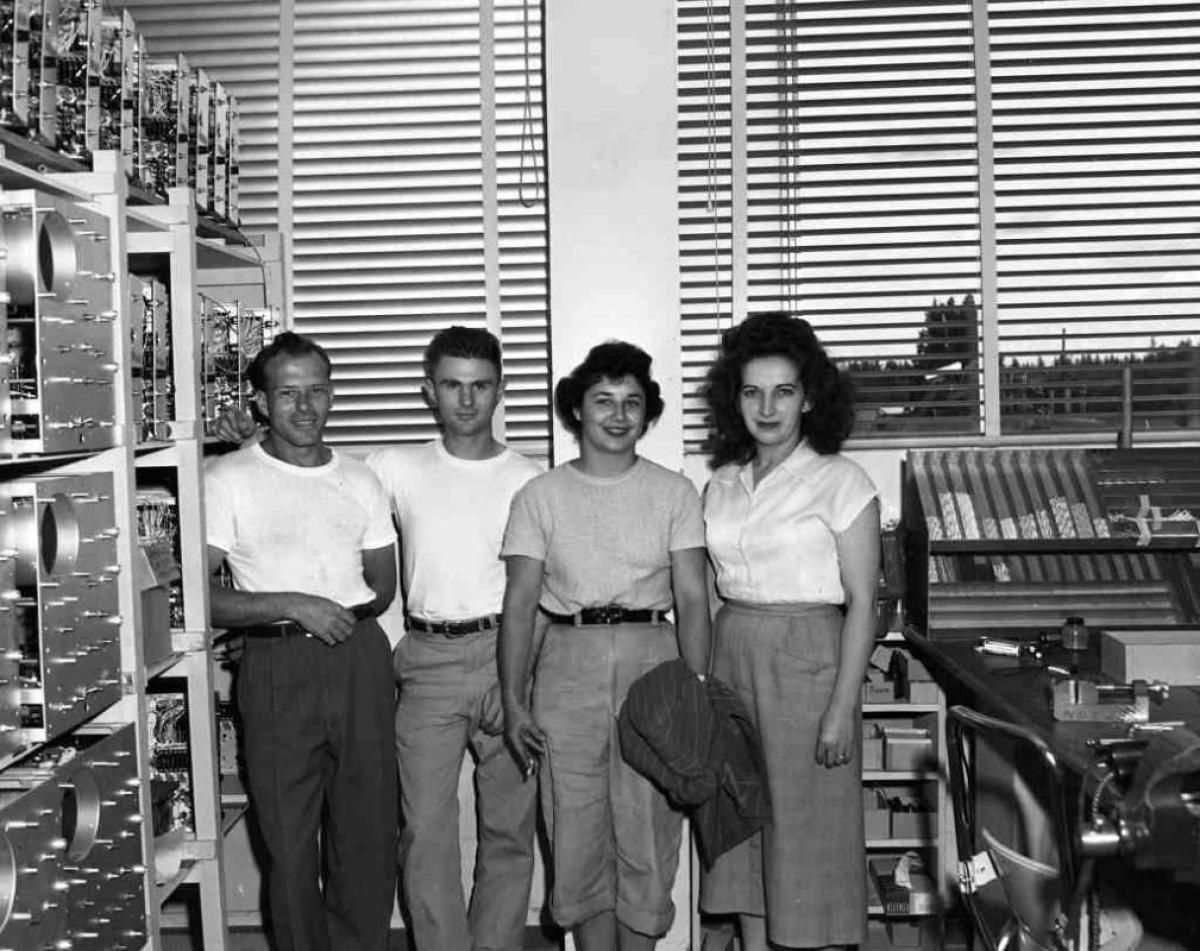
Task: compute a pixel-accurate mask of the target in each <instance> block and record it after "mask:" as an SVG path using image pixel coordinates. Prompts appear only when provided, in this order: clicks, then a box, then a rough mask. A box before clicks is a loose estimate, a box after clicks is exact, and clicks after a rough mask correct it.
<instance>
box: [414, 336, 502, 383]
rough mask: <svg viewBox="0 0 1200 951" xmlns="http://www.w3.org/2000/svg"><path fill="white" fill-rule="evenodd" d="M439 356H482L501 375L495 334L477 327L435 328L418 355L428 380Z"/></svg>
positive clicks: (477, 357) (480, 357) (475, 357)
mask: <svg viewBox="0 0 1200 951" xmlns="http://www.w3.org/2000/svg"><path fill="white" fill-rule="evenodd" d="M442 357H461V358H463V359H465V360H486V361H487V362H488V363H490V364H491V365H492V366H494V367H495V368H496V375H497V376H503V375H504V369H503V367H502V366H501V362H500V341H499V340H497V339H496V336H495V334H493V333H490V332H489V331H487V330H483V329H482V328H479V327H463V326H460V325H459V324H454V325H452V326H450V327H447V328H446V329H445V330H439V331H438V332H437V333H436V334H434V335H433V339H432V340H430V341H429V346H427V347H426V348H425V353H424V355H423V356H422V358H421V366H422V368H423V369H424V371H425V378H426V379H429V380H432V379H433V371H434V370H436V369H437V365H438V361H439V360H440V359H442Z"/></svg>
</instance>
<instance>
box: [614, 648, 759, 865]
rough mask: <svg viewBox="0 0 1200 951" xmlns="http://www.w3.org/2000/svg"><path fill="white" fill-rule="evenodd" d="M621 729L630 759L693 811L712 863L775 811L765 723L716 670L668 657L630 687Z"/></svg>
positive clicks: (624, 751) (698, 835)
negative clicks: (760, 726) (697, 670)
mask: <svg viewBox="0 0 1200 951" xmlns="http://www.w3.org/2000/svg"><path fill="white" fill-rule="evenodd" d="M617 729H618V732H619V735H620V738H621V753H622V755H623V756H624V757H625V761H626V762H627V763H629V765H630V766H632V767H633V768H634V769H636V770H637V771H638V772H639V773H641V774H642V775H643V776H645V777H647V778H648V779H649V780H650V781H651V782H653V783H654V784H655V785H656V786H658V787H659V789H661V790H662V791H663V793H664V794H665V795H666V796H667V798H668V799H669V800H670V801H671V803H672V804H673V805H675V806H676V807H677V808H679V809H681V810H682V811H684V812H686V813H687V814H688V815H689V816H690V818H691V820H692V824H693V827H694V828H695V830H696V841H697V846H698V848H699V850H700V858H701V860H702V861H703V862H704V864H705V866H706V867H709V868H711V867H712V864H713V862H714V861H716V859H717V856H719V855H721V853H723V852H725V851H727V850H729V849H731V848H733V847H734V846H735V845H737V844H738V843H740V842H742V841H744V840H745V839H748V838H749V837H750V836H752V835H753V834H754V833H755V832H757V831H758V830H759V829H760V828H762V825H763V823H764V822H765V821H766V820H767V819H769V818H770V815H771V807H770V801H769V798H768V795H767V784H766V774H765V772H764V769H763V762H762V745H761V743H760V742H759V738H758V731H757V730H756V729H755V727H754V724H753V723H752V722H751V720H750V717H749V715H748V714H747V712H746V709H745V707H744V706H743V704H742V702H741V701H740V700H739V699H738V697H737V695H736V694H735V693H734V692H733V691H732V690H731V689H730V688H729V687H728V686H727V685H726V684H724V683H722V682H721V681H719V680H717V679H716V678H714V677H709V678H708V679H707V680H705V681H703V682H701V680H700V678H698V677H697V676H696V675H695V674H694V673H692V672H691V671H690V670H689V669H688V667H687V665H686V664H684V662H683V661H682V660H669V661H664V662H663V663H661V664H659V665H658V666H657V667H655V668H654V669H653V670H650V671H648V672H647V673H645V674H643V675H642V676H641V677H639V678H638V679H637V680H636V681H635V682H634V683H633V685H632V686H631V687H630V688H629V693H628V695H627V696H626V698H625V702H624V703H623V704H622V705H621V711H620V713H619V714H618V716H617Z"/></svg>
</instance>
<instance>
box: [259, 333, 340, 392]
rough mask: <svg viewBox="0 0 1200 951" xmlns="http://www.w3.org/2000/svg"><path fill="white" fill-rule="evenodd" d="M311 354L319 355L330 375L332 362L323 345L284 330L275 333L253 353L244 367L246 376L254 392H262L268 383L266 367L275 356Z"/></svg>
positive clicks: (293, 356)
mask: <svg viewBox="0 0 1200 951" xmlns="http://www.w3.org/2000/svg"><path fill="white" fill-rule="evenodd" d="M311 356H317V357H320V358H321V362H322V363H324V364H325V371H326V372H327V373H328V374H329V375H330V376H332V375H333V364H332V363H331V362H330V361H329V354H328V353H326V352H325V348H324V347H322V346H321V345H320V344H319V343H317V342H316V341H315V340H313V339H312V338H311V337H306V336H304V335H303V334H298V333H293V332H292V331H290V330H285V331H284V332H283V333H281V334H276V335H275V339H274V340H272V341H271V342H270V343H269V344H267V345H266V346H265V347H263V348H262V349H261V350H259V351H258V353H257V354H255V357H254V360H253V361H251V363H250V366H249V367H248V368H247V369H246V377H247V378H248V379H249V380H250V385H251V386H252V387H253V388H254V391H255V392H256V393H264V392H266V389H267V385H268V383H269V381H268V379H267V368H268V367H269V366H270V365H271V361H273V360H274V359H275V358H276V357H288V358H290V359H298V358H302V357H311Z"/></svg>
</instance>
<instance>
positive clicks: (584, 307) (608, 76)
mask: <svg viewBox="0 0 1200 951" xmlns="http://www.w3.org/2000/svg"><path fill="white" fill-rule="evenodd" d="M545 17H546V19H545V27H544V31H545V48H546V89H547V96H546V99H547V105H546V146H547V181H548V186H547V194H548V195H549V210H550V314H551V326H550V337H551V347H550V369H551V374H552V376H553V378H554V379H555V380H557V379H559V378H560V377H562V376H564V375H565V374H567V373H569V372H570V371H571V369H572V368H573V367H575V366H576V365H577V364H578V363H579V362H580V360H582V358H583V356H584V354H586V353H587V351H588V349H589V348H590V347H592V346H593V345H595V344H597V343H600V342H601V341H603V340H608V339H613V338H617V339H622V340H628V341H630V342H631V343H635V344H637V345H638V346H640V347H642V348H643V349H644V350H646V351H647V352H648V353H649V354H650V355H651V356H652V357H653V358H654V377H655V379H656V380H658V382H659V384H660V385H661V386H662V390H663V399H664V400H665V402H666V410H665V412H664V413H663V416H662V419H661V420H659V423H658V425H657V426H656V427H655V428H654V429H652V430H651V431H650V432H649V433H648V434H647V435H646V436H645V437H644V438H643V440H642V442H641V444H640V446H639V452H641V453H642V454H643V455H645V456H646V457H647V458H650V459H653V460H654V461H655V462H658V463H660V464H662V465H664V466H667V467H668V468H671V469H681V468H682V467H683V416H682V410H681V406H682V403H683V382H682V367H681V354H680V337H679V246H678V239H677V237H676V220H677V217H678V216H677V212H676V207H675V134H676V133H675V5H674V3H673V2H671V0H605V2H603V3H597V2H595V0H551V2H549V3H547V4H546V13H545ZM575 454H576V450H575V444H574V440H573V439H572V438H571V436H570V434H569V433H567V432H566V431H565V430H564V429H563V428H562V426H561V424H559V423H558V421H557V420H555V430H554V462H556V463H559V462H563V461H565V460H567V459H571V458H573V457H574V456H575ZM681 858H682V860H683V861H682V862H681V866H682V867H681V871H680V875H679V876H678V878H677V880H676V888H675V896H674V897H675V904H676V908H677V914H676V923H675V927H674V928H673V929H672V930H671V932H670V933H669V934H668V935H667V936H666V937H665V938H664V939H663V940H662V941H660V942H659V944H658V947H659V949H660V951H676V949H683V948H687V947H689V945H690V937H691V924H692V923H691V920H690V919H691V916H690V914H689V910H690V908H691V904H692V903H691V899H690V891H691V876H690V874H689V871H690V870H689V867H688V861H687V859H688V856H687V852H686V849H685V853H684V855H683V856H681ZM570 946H571V945H570V942H569V941H568V947H570Z"/></svg>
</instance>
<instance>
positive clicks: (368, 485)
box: [362, 469, 396, 551]
mask: <svg viewBox="0 0 1200 951" xmlns="http://www.w3.org/2000/svg"><path fill="white" fill-rule="evenodd" d="M363 494H364V498H363V505H364V506H365V507H366V510H367V529H366V531H365V532H364V533H363V541H362V546H363V550H364V551H370V550H372V549H374V548H384V547H386V546H387V545H391V544H393V543H394V542H395V541H396V527H395V525H394V524H393V523H392V505H391V502H390V500H389V499H388V495H387V492H385V491H384V488H383V485H382V484H380V482H379V477H378V476H376V475H375V473H374V471H372V470H371V469H367V470H365V471H364V472H363Z"/></svg>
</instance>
